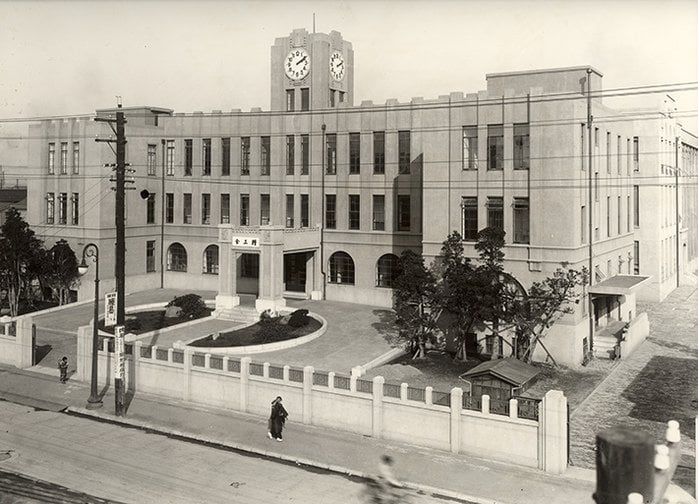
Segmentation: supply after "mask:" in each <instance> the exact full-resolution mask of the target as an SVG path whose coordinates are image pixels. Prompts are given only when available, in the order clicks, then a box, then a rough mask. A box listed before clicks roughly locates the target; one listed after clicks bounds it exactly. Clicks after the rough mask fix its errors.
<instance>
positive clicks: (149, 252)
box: [145, 240, 155, 273]
mask: <svg viewBox="0 0 698 504" xmlns="http://www.w3.org/2000/svg"><path fill="white" fill-rule="evenodd" d="M153 271H155V240H148V241H146V242H145V272H146V273H152V272H153Z"/></svg>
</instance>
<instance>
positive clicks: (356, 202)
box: [349, 194, 361, 229]
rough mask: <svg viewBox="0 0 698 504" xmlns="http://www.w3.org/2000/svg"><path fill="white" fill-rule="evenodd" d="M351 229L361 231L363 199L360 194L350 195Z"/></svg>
mask: <svg viewBox="0 0 698 504" xmlns="http://www.w3.org/2000/svg"><path fill="white" fill-rule="evenodd" d="M349 229H361V198H360V196H359V195H358V194H350V195H349Z"/></svg>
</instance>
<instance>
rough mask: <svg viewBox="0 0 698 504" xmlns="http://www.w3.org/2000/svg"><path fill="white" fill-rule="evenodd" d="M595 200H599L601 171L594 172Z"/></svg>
mask: <svg viewBox="0 0 698 504" xmlns="http://www.w3.org/2000/svg"><path fill="white" fill-rule="evenodd" d="M594 201H599V172H596V173H594Z"/></svg>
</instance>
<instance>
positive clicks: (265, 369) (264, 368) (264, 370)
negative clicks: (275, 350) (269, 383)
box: [262, 362, 270, 378]
mask: <svg viewBox="0 0 698 504" xmlns="http://www.w3.org/2000/svg"><path fill="white" fill-rule="evenodd" d="M269 366H270V364H269V363H268V362H265V363H263V364H262V377H264V378H269Z"/></svg>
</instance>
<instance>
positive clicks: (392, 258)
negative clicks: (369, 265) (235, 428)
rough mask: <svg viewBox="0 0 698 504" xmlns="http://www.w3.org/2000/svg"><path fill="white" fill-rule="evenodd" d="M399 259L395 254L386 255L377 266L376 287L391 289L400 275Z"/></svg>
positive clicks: (379, 260)
mask: <svg viewBox="0 0 698 504" xmlns="http://www.w3.org/2000/svg"><path fill="white" fill-rule="evenodd" d="M398 261H399V259H398V257H397V256H396V255H395V254H385V255H384V256H381V258H380V259H378V263H377V264H376V287H387V288H391V287H392V286H393V283H394V282H395V279H396V278H397V274H398Z"/></svg>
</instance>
